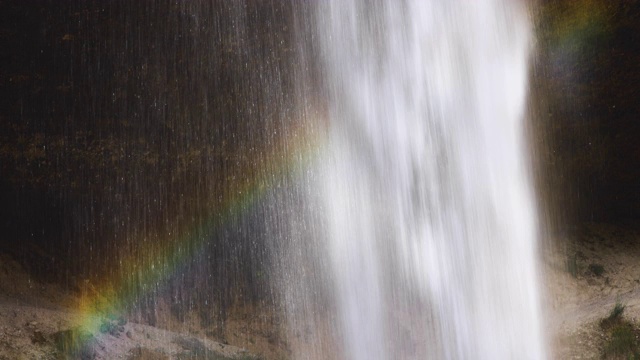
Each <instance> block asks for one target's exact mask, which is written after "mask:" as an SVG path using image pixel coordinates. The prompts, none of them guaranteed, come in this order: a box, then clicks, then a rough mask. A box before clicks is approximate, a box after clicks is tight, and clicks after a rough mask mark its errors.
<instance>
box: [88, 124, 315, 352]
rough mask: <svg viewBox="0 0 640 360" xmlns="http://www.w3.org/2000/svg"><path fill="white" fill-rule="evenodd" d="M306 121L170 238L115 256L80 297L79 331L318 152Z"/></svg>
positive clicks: (139, 291)
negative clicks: (116, 265) (108, 270)
mask: <svg viewBox="0 0 640 360" xmlns="http://www.w3.org/2000/svg"><path fill="white" fill-rule="evenodd" d="M309 124H311V123H310V122H309V121H307V120H306V119H304V118H303V120H301V121H299V124H298V125H297V126H296V127H294V128H293V129H290V130H289V131H288V133H287V134H288V137H286V138H282V139H280V142H279V143H278V144H276V145H275V146H273V147H272V149H270V151H269V153H268V155H267V156H265V157H263V158H262V159H261V160H262V161H260V165H259V167H258V169H257V170H258V171H255V170H256V169H242V170H245V171H240V173H241V174H247V173H249V174H262V176H259V175H254V176H253V177H252V178H244V179H243V181H242V180H241V181H237V182H236V183H235V184H234V185H235V188H234V189H232V190H233V191H228V192H227V194H231V195H228V196H227V197H226V198H225V199H223V201H222V203H221V205H219V206H218V207H217V208H216V209H211V210H209V211H208V212H207V216H206V219H207V220H206V221H205V222H201V223H198V224H197V225H191V226H183V229H182V230H181V231H177V232H176V237H175V238H174V241H167V242H165V243H164V245H162V246H157V247H152V248H150V249H145V251H144V252H142V253H137V254H129V255H127V256H124V257H122V258H121V259H119V260H120V272H119V274H120V275H115V276H111V278H108V279H105V280H104V281H101V285H100V286H96V287H91V289H90V291H88V292H85V294H84V295H83V297H82V299H81V300H80V302H79V309H78V310H79V313H80V325H79V327H78V328H79V329H81V330H82V331H83V332H85V333H86V332H89V333H92V334H96V333H98V332H99V331H100V327H101V326H102V324H103V322H104V321H105V316H111V315H113V314H119V313H121V312H122V309H125V308H126V307H127V305H130V304H134V303H135V302H136V301H137V300H138V299H139V298H140V296H141V295H144V294H145V293H146V292H149V291H151V290H152V289H153V288H154V287H149V288H146V287H145V285H142V286H141V284H154V285H155V286H159V285H162V284H163V283H164V282H166V281H167V280H168V279H169V278H170V277H171V276H172V275H173V274H175V272H176V270H177V269H178V268H179V266H180V264H184V263H186V262H187V261H188V260H189V259H191V258H193V257H194V256H196V255H197V254H198V253H199V252H201V251H202V249H203V248H204V247H205V245H206V239H207V236H203V234H213V233H215V231H216V230H217V229H218V228H219V227H220V225H221V224H224V223H225V222H226V221H228V220H230V219H232V218H233V217H235V216H237V215H239V214H242V213H243V212H245V211H246V209H248V208H249V207H250V206H251V205H252V204H254V203H256V201H257V200H259V199H261V198H263V197H264V195H265V194H266V193H267V191H268V190H269V189H271V188H272V187H273V185H274V184H275V183H276V182H278V181H279V180H281V179H282V178H284V177H287V176H291V175H296V174H297V173H299V172H300V171H301V170H303V169H304V167H305V165H306V164H308V163H309V162H310V161H311V160H312V159H313V158H315V157H316V156H317V155H318V153H319V151H320V149H321V145H322V144H321V143H322V141H323V140H322V139H323V138H325V136H322V134H323V131H322V130H320V131H318V129H314V128H313V126H308V125H309ZM313 124H318V122H314V123H313ZM313 124H312V125H313ZM125 274H126V275H125ZM80 345H81V344H80Z"/></svg>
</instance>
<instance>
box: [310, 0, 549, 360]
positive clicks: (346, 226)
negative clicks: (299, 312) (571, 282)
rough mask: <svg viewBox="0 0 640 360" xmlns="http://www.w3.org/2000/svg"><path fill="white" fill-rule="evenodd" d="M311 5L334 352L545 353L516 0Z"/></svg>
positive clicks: (523, 41)
mask: <svg viewBox="0 0 640 360" xmlns="http://www.w3.org/2000/svg"><path fill="white" fill-rule="evenodd" d="M312 6H313V7H314V10H313V11H314V16H315V17H314V21H313V25H310V26H314V27H315V28H314V29H312V32H314V37H313V38H314V39H316V40H315V41H316V42H317V48H318V49H319V50H318V59H317V61H318V62H319V66H320V68H321V73H322V76H321V80H320V82H321V83H322V87H323V89H324V96H325V97H326V99H327V104H328V105H327V110H326V117H327V120H326V121H327V123H328V125H327V126H328V130H327V133H328V135H327V136H328V140H327V144H325V146H324V148H323V151H322V154H321V158H320V159H319V160H318V162H317V163H318V164H317V167H318V169H317V171H316V172H315V175H314V177H315V181H316V182H315V184H316V186H317V189H311V190H318V191H319V195H318V196H317V197H316V198H317V199H319V200H317V201H319V202H320V204H319V205H318V206H317V208H318V209H322V210H321V214H319V215H318V217H319V218H321V220H320V222H321V223H322V224H324V226H325V229H324V231H323V235H322V236H323V239H322V242H323V246H324V247H323V249H324V252H321V251H319V252H318V254H317V256H326V257H327V259H326V261H324V262H323V263H324V264H326V268H325V269H317V270H318V271H327V272H328V274H327V278H328V279H330V280H329V282H330V284H331V286H330V288H331V290H330V291H328V295H327V297H328V298H329V303H331V304H333V305H332V306H330V307H328V308H329V309H330V310H329V311H335V314H334V315H333V316H330V319H331V320H330V322H332V324H333V326H334V327H335V328H334V336H335V337H336V338H337V339H338V341H339V342H340V344H339V346H338V347H339V351H340V352H341V355H340V357H342V358H348V359H363V360H364V359H367V360H371V359H424V358H432V359H492V360H493V359H542V358H545V347H544V341H543V337H542V334H541V320H540V312H541V311H540V309H539V308H540V301H539V294H538V289H537V286H538V284H537V276H538V275H537V265H536V232H537V228H536V226H537V223H536V213H535V209H534V204H533V196H532V189H531V180H530V179H529V176H528V170H527V167H528V160H527V155H526V151H525V150H526V146H525V144H524V129H523V119H524V115H525V113H524V112H525V100H526V92H527V76H528V74H527V70H528V68H527V67H528V64H527V60H528V54H529V51H530V35H531V34H530V26H529V23H528V17H527V12H526V9H525V8H524V5H523V4H521V2H519V1H510V0H488V1H468V0H450V1H449V0H447V1H437V0H429V1H427V0H402V1H360V0H328V1H321V2H317V3H314V4H313V5H312ZM335 334H337V335H335ZM318 353H321V351H318ZM298 356H299V357H302V358H308V357H311V356H309V355H308V354H307V355H304V354H302V355H298ZM320 357H322V356H320Z"/></svg>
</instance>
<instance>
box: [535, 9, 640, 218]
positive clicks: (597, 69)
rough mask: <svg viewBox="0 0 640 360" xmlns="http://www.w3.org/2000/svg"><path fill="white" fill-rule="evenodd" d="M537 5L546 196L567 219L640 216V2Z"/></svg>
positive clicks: (538, 145) (538, 122) (538, 137)
mask: <svg viewBox="0 0 640 360" xmlns="http://www.w3.org/2000/svg"><path fill="white" fill-rule="evenodd" d="M537 10H538V12H537V36H538V43H537V50H538V56H537V58H536V62H535V65H534V69H533V76H532V80H533V88H532V95H533V96H532V97H533V100H532V108H533V109H532V110H533V111H534V113H535V115H534V116H533V118H532V128H533V134H534V135H533V143H534V148H535V150H536V151H535V155H534V157H535V160H534V161H536V162H537V165H538V170H539V176H538V177H539V184H540V187H541V189H542V193H546V195H545V196H543V198H544V199H546V200H544V202H546V203H547V204H549V206H548V208H550V209H552V210H554V211H555V213H554V214H553V215H552V217H556V218H560V219H561V218H564V220H560V221H564V222H567V220H573V221H628V220H633V219H638V218H639V217H640V185H639V184H640V166H638V165H640V150H639V149H640V147H639V146H638V142H637V139H638V138H639V137H640V122H638V121H637V118H638V114H640V102H639V101H638V100H637V99H638V98H639V96H640V71H638V67H637V64H638V63H639V62H640V35H639V34H640V5H638V3H637V2H624V1H614V2H608V1H561V2H557V1H543V2H541V4H540V6H539V8H538V9H537ZM558 212H560V215H563V216H560V217H558ZM568 222H572V221H568ZM556 225H558V224H556ZM559 226H560V227H562V225H559Z"/></svg>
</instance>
